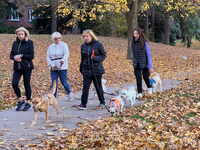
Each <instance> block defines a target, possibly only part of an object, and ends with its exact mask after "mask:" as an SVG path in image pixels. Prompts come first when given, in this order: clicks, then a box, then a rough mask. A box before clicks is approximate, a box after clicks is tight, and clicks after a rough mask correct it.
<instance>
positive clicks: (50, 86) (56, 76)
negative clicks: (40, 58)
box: [45, 63, 63, 95]
mask: <svg viewBox="0 0 200 150" xmlns="http://www.w3.org/2000/svg"><path fill="white" fill-rule="evenodd" d="M62 65H63V64H62V63H60V68H59V69H58V73H57V74H56V77H55V78H54V79H53V81H54V80H55V79H56V78H57V77H58V74H59V72H60V69H61V67H62ZM56 86H57V85H56ZM51 88H53V83H52V84H51V86H50V88H49V90H48V91H47V93H46V94H48V93H49V91H50V90H51ZM46 94H45V95H46Z"/></svg>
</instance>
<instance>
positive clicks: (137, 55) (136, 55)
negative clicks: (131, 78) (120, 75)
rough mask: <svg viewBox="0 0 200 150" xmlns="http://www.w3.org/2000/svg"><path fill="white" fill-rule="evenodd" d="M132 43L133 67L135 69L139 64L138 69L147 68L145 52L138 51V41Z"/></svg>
mask: <svg viewBox="0 0 200 150" xmlns="http://www.w3.org/2000/svg"><path fill="white" fill-rule="evenodd" d="M134 42H135V43H134V50H133V67H134V68H136V66H137V63H138V62H139V65H140V69H144V68H145V67H147V66H148V61H147V54H146V50H145V49H144V50H140V48H139V43H138V41H134Z"/></svg>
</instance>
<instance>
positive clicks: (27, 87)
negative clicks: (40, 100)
mask: <svg viewBox="0 0 200 150" xmlns="http://www.w3.org/2000/svg"><path fill="white" fill-rule="evenodd" d="M31 72H32V70H19V71H18V70H14V72H13V78H12V87H13V89H14V92H15V94H16V95H17V97H18V98H20V97H21V91H20V89H19V80H20V78H21V76H22V75H23V81H24V87H25V91H26V99H27V100H31V86H30V80H31Z"/></svg>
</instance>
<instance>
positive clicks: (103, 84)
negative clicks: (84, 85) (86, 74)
mask: <svg viewBox="0 0 200 150" xmlns="http://www.w3.org/2000/svg"><path fill="white" fill-rule="evenodd" d="M106 82H107V80H106V79H101V85H102V89H103V92H104V93H105V92H106ZM92 89H93V90H94V89H95V86H94V83H92ZM96 93H97V92H96V91H95V92H94V97H95V96H96ZM94 97H93V98H94Z"/></svg>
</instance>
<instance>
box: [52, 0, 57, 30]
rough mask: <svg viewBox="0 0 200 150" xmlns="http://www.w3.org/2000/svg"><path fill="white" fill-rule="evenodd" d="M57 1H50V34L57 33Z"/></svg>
mask: <svg viewBox="0 0 200 150" xmlns="http://www.w3.org/2000/svg"><path fill="white" fill-rule="evenodd" d="M56 6H57V1H54V0H53V1H51V11H52V12H51V13H52V14H51V33H53V32H55V31H57V15H56V14H55V10H56Z"/></svg>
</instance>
